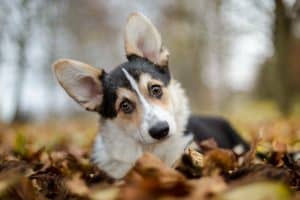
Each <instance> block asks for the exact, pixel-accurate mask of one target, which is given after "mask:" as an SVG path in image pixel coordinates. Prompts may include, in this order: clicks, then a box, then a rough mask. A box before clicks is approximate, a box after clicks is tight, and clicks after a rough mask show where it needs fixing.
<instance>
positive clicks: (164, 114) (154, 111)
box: [122, 68, 176, 143]
mask: <svg viewBox="0 0 300 200" xmlns="http://www.w3.org/2000/svg"><path fill="white" fill-rule="evenodd" d="M122 71H123V73H124V75H125V77H126V78H127V80H128V81H129V83H130V85H131V87H132V88H133V90H134V91H135V92H136V94H137V96H138V99H139V101H140V103H141V107H142V108H143V119H142V123H141V125H140V130H139V131H140V134H141V138H143V140H144V141H141V142H144V143H152V142H155V141H157V140H155V139H153V138H152V137H151V136H150V135H149V129H150V128H151V127H152V126H154V125H155V124H156V123H158V122H161V121H167V122H168V124H169V135H173V134H175V130H176V123H175V119H174V117H173V114H172V113H170V112H169V111H168V110H165V109H164V108H162V107H160V106H158V105H155V104H152V103H150V102H148V101H147V99H146V98H145V97H144V96H143V94H142V93H141V91H140V89H139V86H138V83H137V82H136V81H135V79H134V78H133V77H132V76H131V75H130V74H129V73H128V72H127V71H126V69H124V68H122Z"/></svg>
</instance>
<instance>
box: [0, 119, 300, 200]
mask: <svg viewBox="0 0 300 200" xmlns="http://www.w3.org/2000/svg"><path fill="white" fill-rule="evenodd" d="M245 127H246V128H245V130H246V131H244V132H247V134H245V133H243V131H242V133H243V134H244V135H245V136H246V137H247V139H248V140H250V141H251V144H252V148H251V151H250V152H248V153H246V154H243V155H236V154H235V153H234V152H232V151H229V150H225V149H220V148H218V147H217V146H216V144H215V143H214V141H213V140H207V141H203V142H201V143H200V142H199V143H198V145H199V146H201V148H202V149H203V150H204V152H205V153H204V154H200V153H198V152H196V151H193V150H191V149H189V150H187V152H186V153H185V154H184V156H183V157H182V159H181V160H179V161H178V163H177V168H176V169H172V168H169V167H167V166H165V165H164V164H163V163H162V162H161V161H160V160H159V159H157V158H156V157H155V156H153V155H151V154H148V153H146V154H145V155H144V156H143V157H142V158H141V159H140V160H139V161H138V162H137V163H136V165H135V167H134V169H133V170H132V171H131V172H130V173H129V174H128V175H127V176H126V178H125V179H124V180H122V181H114V180H112V179H110V178H109V177H107V176H105V174H104V173H102V172H101V171H100V170H99V169H98V168H97V167H95V166H93V165H92V164H91V163H90V162H89V151H90V147H91V144H92V142H93V138H94V135H95V133H96V130H97V127H96V126H95V123H91V122H90V121H83V120H80V121H79V120H77V121H76V120H75V121H58V122H57V121H56V122H47V123H35V124H32V123H31V124H14V125H4V124H2V125H1V124H0V199H26V200H28V199H37V200H40V199H99V200H102V199H103V200H110V199H120V200H122V199H123V200H129V199H130V200H140V199H146V200H147V199H149V200H150V199H195V200H196V199H197V200H198V199H233V200H235V199H245V200H246V199H251V200H252V199H300V153H299V149H300V119H289V120H283V119H277V120H273V121H268V122H264V123H259V124H256V125H251V126H248V127H247V126H245Z"/></svg>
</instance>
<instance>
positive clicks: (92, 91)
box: [79, 76, 101, 98]
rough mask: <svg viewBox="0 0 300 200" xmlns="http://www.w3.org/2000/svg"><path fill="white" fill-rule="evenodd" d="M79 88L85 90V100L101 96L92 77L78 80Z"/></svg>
mask: <svg viewBox="0 0 300 200" xmlns="http://www.w3.org/2000/svg"><path fill="white" fill-rule="evenodd" d="M79 84H80V86H81V87H82V89H84V90H85V96H86V97H87V98H94V97H96V96H97V95H99V94H101V92H100V88H99V87H100V86H99V85H97V83H96V82H95V81H94V79H93V78H92V77H89V76H86V77H83V78H81V79H80V83H79Z"/></svg>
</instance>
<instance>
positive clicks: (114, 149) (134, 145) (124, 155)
mask: <svg viewBox="0 0 300 200" xmlns="http://www.w3.org/2000/svg"><path fill="white" fill-rule="evenodd" d="M169 92H170V97H171V100H172V105H173V107H174V115H175V121H176V126H177V132H176V134H174V135H172V136H171V137H169V138H167V139H165V140H164V141H161V142H157V143H153V144H142V143H140V142H138V141H137V140H136V139H134V138H133V137H130V136H128V134H126V133H124V131H123V130H121V129H120V128H118V127H117V126H116V125H115V124H114V123H112V122H109V121H108V122H105V123H104V124H102V127H101V130H100V132H99V134H98V136H97V138H96V141H95V145H94V151H93V155H92V159H93V160H94V162H95V163H96V164H98V166H99V167H100V168H102V169H104V171H107V172H108V173H109V171H110V170H113V169H109V168H114V167H113V166H111V164H108V163H109V162H111V161H110V160H111V159H113V160H114V161H118V162H120V163H127V164H128V165H127V168H128V169H129V168H130V167H131V166H133V165H134V163H135V161H136V160H137V159H138V158H139V157H140V156H142V154H143V153H144V152H151V153H153V154H154V155H156V156H157V157H159V158H160V159H161V160H162V161H164V162H165V163H166V164H167V165H169V166H171V165H173V164H174V162H175V161H176V160H177V159H178V158H179V157H180V155H181V154H182V153H183V152H184V149H185V148H186V146H187V145H188V143H189V142H190V141H191V140H192V138H191V136H184V131H185V128H186V124H187V121H188V117H189V115H190V110H189V107H188V100H187V98H186V96H185V94H184V91H183V89H182V88H181V86H180V84H179V83H178V82H176V81H174V80H172V81H171V83H170V86H169ZM125 168H126V167H125ZM128 169H127V170H128ZM123 171H126V169H123ZM114 173H116V172H114ZM114 175H115V174H114Z"/></svg>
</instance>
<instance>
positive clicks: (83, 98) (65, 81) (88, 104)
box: [53, 59, 105, 111]
mask: <svg viewBox="0 0 300 200" xmlns="http://www.w3.org/2000/svg"><path fill="white" fill-rule="evenodd" d="M53 69H54V73H55V76H56V78H57V80H58V82H59V83H60V85H61V86H62V87H63V88H64V89H65V91H66V92H67V93H68V94H69V95H70V96H71V97H72V98H73V99H74V100H75V101H76V102H78V103H79V104H80V105H81V106H82V107H84V108H85V109H86V110H90V111H96V110H98V109H99V107H100V105H101V103H102V99H103V84H102V81H101V76H102V75H103V74H104V73H105V72H104V71H103V70H100V69H97V68H95V67H92V66H90V65H87V64H84V63H82V62H79V61H75V60H70V59H61V60H58V61H57V62H55V63H54V64H53Z"/></svg>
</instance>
